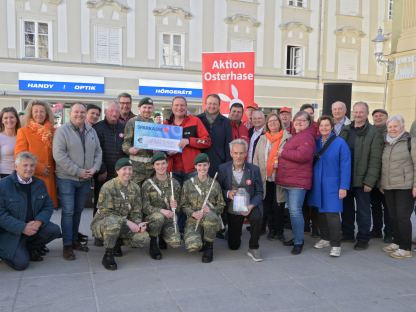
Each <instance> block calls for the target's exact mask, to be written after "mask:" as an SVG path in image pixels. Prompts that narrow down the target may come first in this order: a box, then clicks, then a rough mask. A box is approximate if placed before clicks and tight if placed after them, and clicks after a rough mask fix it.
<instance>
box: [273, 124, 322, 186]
mask: <svg viewBox="0 0 416 312" xmlns="http://www.w3.org/2000/svg"><path fill="white" fill-rule="evenodd" d="M315 131H316V129H315V128H314V127H309V128H307V129H305V130H303V131H301V132H300V133H297V134H294V135H293V136H292V137H291V138H290V139H289V140H288V141H287V143H286V144H285V145H283V151H282V154H281V155H280V156H279V165H278V168H277V175H276V183H277V184H278V185H280V186H288V187H298V188H303V189H306V190H310V189H311V187H312V171H313V155H314V153H315V134H316V132H315Z"/></svg>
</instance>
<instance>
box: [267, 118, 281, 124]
mask: <svg viewBox="0 0 416 312" xmlns="http://www.w3.org/2000/svg"><path fill="white" fill-rule="evenodd" d="M275 122H279V120H277V119H271V120H269V121H267V123H275Z"/></svg>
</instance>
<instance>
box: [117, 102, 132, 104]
mask: <svg viewBox="0 0 416 312" xmlns="http://www.w3.org/2000/svg"><path fill="white" fill-rule="evenodd" d="M119 104H131V102H119Z"/></svg>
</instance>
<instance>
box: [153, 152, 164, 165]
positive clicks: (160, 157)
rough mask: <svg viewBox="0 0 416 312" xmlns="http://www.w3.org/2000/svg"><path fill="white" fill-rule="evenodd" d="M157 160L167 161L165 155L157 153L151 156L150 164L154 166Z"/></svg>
mask: <svg viewBox="0 0 416 312" xmlns="http://www.w3.org/2000/svg"><path fill="white" fill-rule="evenodd" d="M159 160H167V158H166V154H165V153H162V152H157V153H156V154H154V155H153V156H152V160H151V162H152V164H154V163H155V162H157V161H159Z"/></svg>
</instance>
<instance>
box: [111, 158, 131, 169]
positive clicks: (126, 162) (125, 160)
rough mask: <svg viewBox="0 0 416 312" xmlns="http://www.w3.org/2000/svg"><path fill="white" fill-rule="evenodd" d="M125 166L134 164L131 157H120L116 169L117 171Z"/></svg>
mask: <svg viewBox="0 0 416 312" xmlns="http://www.w3.org/2000/svg"><path fill="white" fill-rule="evenodd" d="M125 166H133V165H132V163H131V161H130V159H128V158H127V157H124V158H120V159H119V160H117V162H116V165H115V169H116V171H117V170H119V169H121V168H123V167H125Z"/></svg>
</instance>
